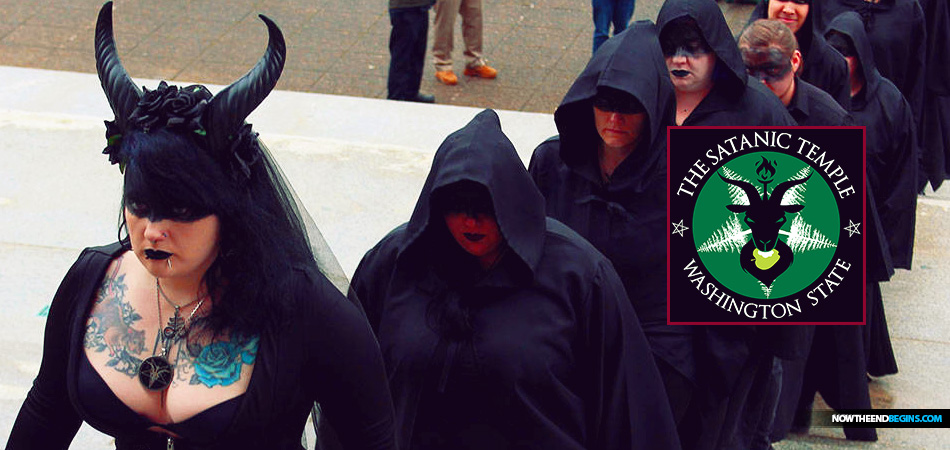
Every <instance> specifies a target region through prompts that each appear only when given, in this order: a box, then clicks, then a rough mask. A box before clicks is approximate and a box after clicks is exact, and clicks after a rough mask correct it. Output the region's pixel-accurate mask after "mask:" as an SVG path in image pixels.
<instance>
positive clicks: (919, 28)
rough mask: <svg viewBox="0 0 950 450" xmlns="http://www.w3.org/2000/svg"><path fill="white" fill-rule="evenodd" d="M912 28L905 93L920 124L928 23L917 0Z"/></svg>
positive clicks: (925, 71) (915, 120)
mask: <svg viewBox="0 0 950 450" xmlns="http://www.w3.org/2000/svg"><path fill="white" fill-rule="evenodd" d="M911 30H914V32H913V33H912V34H911V42H910V48H909V49H907V51H909V52H910V53H911V61H910V67H909V68H908V72H907V83H908V86H907V93H905V95H906V96H907V102H908V103H910V106H911V110H912V111H913V114H914V123H915V124H920V123H921V122H923V112H924V86H925V79H924V76H925V74H926V73H927V24H926V22H925V21H924V13H923V10H922V9H921V8H920V4H919V3H917V2H914V26H913V27H911ZM918 129H919V128H918Z"/></svg>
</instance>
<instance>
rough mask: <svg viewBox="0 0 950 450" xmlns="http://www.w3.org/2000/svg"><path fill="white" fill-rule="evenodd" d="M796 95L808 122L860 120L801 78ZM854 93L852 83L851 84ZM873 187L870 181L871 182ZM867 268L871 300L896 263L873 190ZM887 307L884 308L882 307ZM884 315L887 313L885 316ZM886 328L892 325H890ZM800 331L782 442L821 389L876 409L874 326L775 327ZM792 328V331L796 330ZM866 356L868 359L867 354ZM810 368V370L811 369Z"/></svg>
mask: <svg viewBox="0 0 950 450" xmlns="http://www.w3.org/2000/svg"><path fill="white" fill-rule="evenodd" d="M795 86H796V89H795V94H794V96H793V97H792V101H791V102H790V103H789V105H788V109H789V112H791V114H792V117H794V118H795V120H796V121H798V123H799V125H802V126H850V125H854V123H853V121H852V118H851V116H850V115H849V114H848V112H847V111H845V110H843V109H842V108H841V107H840V106H839V105H837V104H836V103H835V102H834V100H833V99H832V98H831V97H830V96H828V95H827V94H825V93H824V92H822V91H820V90H819V89H818V88H816V87H814V86H812V85H810V84H808V83H807V82H802V81H801V80H796V85H795ZM849 95H850V88H849ZM866 189H867V185H866ZM866 195H867V213H866V220H865V221H866V224H865V225H864V226H863V230H865V232H866V233H867V237H866V243H867V245H866V248H867V258H866V267H867V273H868V279H867V280H868V283H869V286H868V288H869V291H868V305H869V310H870V309H871V308H870V305H871V304H872V302H873V292H877V293H878V296H877V301H878V302H880V290H879V289H878V281H885V280H887V279H888V278H889V277H890V274H891V273H893V268H892V267H890V256H889V255H888V249H887V241H886V240H884V239H883V234H882V233H883V232H882V229H881V225H880V219H879V218H878V215H877V209H876V208H875V201H874V197H873V193H872V192H871V191H870V190H869V189H868V190H867V193H866ZM882 311H883V310H882ZM879 318H880V319H882V320H883V316H879ZM884 326H885V329H886V324H884ZM772 328H775V329H779V330H781V329H787V328H790V329H791V330H798V333H797V336H796V337H795V339H794V340H789V342H790V343H791V342H794V344H795V345H793V346H791V347H792V348H790V349H789V350H790V351H789V352H788V356H790V357H787V358H784V360H783V361H782V362H781V364H782V375H781V388H780V394H779V401H778V407H777V409H776V411H775V420H774V422H773V426H772V435H771V440H772V441H780V440H782V439H784V438H785V436H786V435H787V434H788V431H789V429H791V428H792V427H793V426H797V427H800V428H801V427H807V424H808V423H809V422H810V417H811V404H812V401H813V400H814V398H815V392H821V395H822V397H823V398H825V399H830V400H829V401H830V402H831V404H832V405H833V406H834V407H836V408H839V409H845V408H856V409H857V408H862V409H863V408H870V407H871V403H870V396H869V394H868V385H867V377H866V368H867V363H866V356H867V354H866V351H865V350H866V346H865V342H866V340H865V339H864V335H865V332H866V331H867V330H868V329H869V328H868V327H862V326H859V325H827V326H821V327H816V326H815V325H795V326H790V327H772ZM791 330H790V332H789V334H796V333H792V332H791ZM862 356H863V358H862ZM806 367H807V368H808V371H807V372H806ZM874 433H875V432H874V430H870V431H851V430H849V431H848V435H847V436H848V437H850V438H865V439H873V438H874V437H875V434H874Z"/></svg>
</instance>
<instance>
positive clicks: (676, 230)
mask: <svg viewBox="0 0 950 450" xmlns="http://www.w3.org/2000/svg"><path fill="white" fill-rule="evenodd" d="M672 225H673V234H678V235H680V237H683V233H684V232H686V230H688V229H689V227H688V226H686V225H683V220H682V219H680V221H679V222H677V223H674V224H672Z"/></svg>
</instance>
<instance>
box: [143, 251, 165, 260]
mask: <svg viewBox="0 0 950 450" xmlns="http://www.w3.org/2000/svg"><path fill="white" fill-rule="evenodd" d="M171 256H172V254H171V253H168V252H165V251H161V250H152V249H147V250H145V259H168V258H170V257H171Z"/></svg>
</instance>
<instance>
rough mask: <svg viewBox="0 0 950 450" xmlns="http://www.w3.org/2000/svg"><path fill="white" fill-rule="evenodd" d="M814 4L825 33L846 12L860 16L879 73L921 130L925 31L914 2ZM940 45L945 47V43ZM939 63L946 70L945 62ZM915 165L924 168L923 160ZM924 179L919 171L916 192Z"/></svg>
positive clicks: (859, 0) (833, 0) (843, 0)
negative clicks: (906, 105) (905, 101)
mask: <svg viewBox="0 0 950 450" xmlns="http://www.w3.org/2000/svg"><path fill="white" fill-rule="evenodd" d="M813 3H816V4H817V5H816V6H818V7H819V8H818V11H819V14H818V16H819V17H820V18H821V23H820V24H819V26H821V27H822V29H823V30H824V31H826V32H827V29H828V27H830V24H831V22H832V21H833V20H834V18H835V17H837V16H838V15H839V14H841V13H843V12H846V11H855V12H857V13H858V14H860V17H861V20H862V22H863V23H864V28H865V32H866V33H867V36H868V42H869V44H870V47H871V50H872V51H873V53H874V60H875V63H876V65H877V69H878V71H879V72H880V74H881V76H883V77H884V78H887V79H888V80H890V81H891V82H892V83H894V86H896V87H897V89H898V90H899V91H900V92H901V93H902V94H904V98H905V99H907V102H908V103H909V104H910V108H911V113H912V114H913V120H914V124H915V131H917V130H920V125H921V123H922V122H923V111H924V86H925V74H926V73H927V28H926V24H925V23H924V14H923V11H922V10H921V7H920V4H919V3H918V2H917V0H880V3H870V2H866V1H864V0H825V1H823V2H820V3H819V2H813ZM941 45H947V41H944V42H943V43H942V44H941ZM941 64H942V65H943V67H946V64H947V63H946V60H944V61H943V62H941ZM942 76H946V75H945V74H944V75H942ZM926 151H927V152H929V151H930V149H928V150H926ZM918 164H919V165H920V166H921V167H923V164H924V160H923V159H921V160H920V161H919V162H918ZM926 178H927V174H926V172H925V171H921V173H920V177H919V179H918V180H917V181H918V190H919V187H922V186H923V184H924V183H923V181H924V180H925V179H926Z"/></svg>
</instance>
